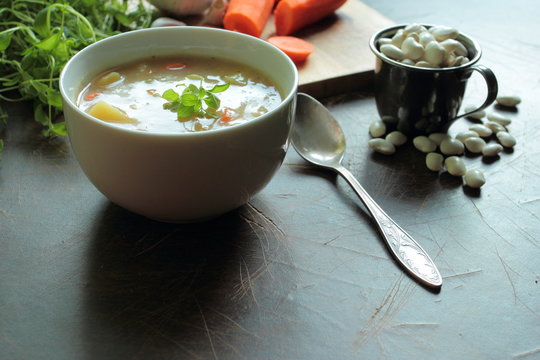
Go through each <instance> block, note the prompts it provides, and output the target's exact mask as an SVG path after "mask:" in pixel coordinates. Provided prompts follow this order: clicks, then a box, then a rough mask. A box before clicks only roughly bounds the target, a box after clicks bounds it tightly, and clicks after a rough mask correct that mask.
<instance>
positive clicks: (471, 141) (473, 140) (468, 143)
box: [465, 137, 486, 154]
mask: <svg viewBox="0 0 540 360" xmlns="http://www.w3.org/2000/svg"><path fill="white" fill-rule="evenodd" d="M485 146H486V142H485V141H484V139H482V138H479V137H470V138H467V139H465V147H466V148H467V150H469V151H470V152H472V153H475V154H479V153H481V152H482V150H483V149H484V147H485Z"/></svg>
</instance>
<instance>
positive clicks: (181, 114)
mask: <svg viewBox="0 0 540 360" xmlns="http://www.w3.org/2000/svg"><path fill="white" fill-rule="evenodd" d="M194 113H195V109H194V108H193V106H186V105H180V106H178V110H177V114H178V119H185V118H188V117H190V116H192V115H193V114H194Z"/></svg>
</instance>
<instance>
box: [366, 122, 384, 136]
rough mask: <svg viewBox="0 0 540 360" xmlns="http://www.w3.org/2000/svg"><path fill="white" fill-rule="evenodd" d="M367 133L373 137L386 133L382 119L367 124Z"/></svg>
mask: <svg viewBox="0 0 540 360" xmlns="http://www.w3.org/2000/svg"><path fill="white" fill-rule="evenodd" d="M369 133H370V134H371V136H373V137H376V138H377V137H381V136H383V135H384V134H385V133H386V125H385V124H384V122H382V120H375V121H373V122H372V123H371V124H370V125H369Z"/></svg>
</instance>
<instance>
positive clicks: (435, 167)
mask: <svg viewBox="0 0 540 360" xmlns="http://www.w3.org/2000/svg"><path fill="white" fill-rule="evenodd" d="M443 161H444V157H443V156H442V155H441V154H439V153H436V152H430V153H428V154H427V155H426V166H427V168H428V169H429V170H431V171H439V170H441V169H442V167H443Z"/></svg>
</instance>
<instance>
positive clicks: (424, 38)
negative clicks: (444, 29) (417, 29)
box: [418, 31, 435, 46]
mask: <svg viewBox="0 0 540 360" xmlns="http://www.w3.org/2000/svg"><path fill="white" fill-rule="evenodd" d="M418 37H419V38H420V40H419V42H420V44H422V45H423V46H426V45H427V44H428V43H430V42H431V41H435V38H434V37H433V35H431V33H430V32H427V31H424V32H422V33H420V35H419V36H418Z"/></svg>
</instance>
